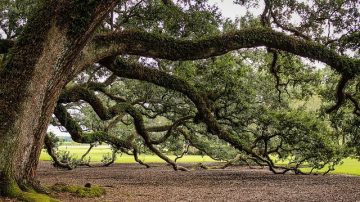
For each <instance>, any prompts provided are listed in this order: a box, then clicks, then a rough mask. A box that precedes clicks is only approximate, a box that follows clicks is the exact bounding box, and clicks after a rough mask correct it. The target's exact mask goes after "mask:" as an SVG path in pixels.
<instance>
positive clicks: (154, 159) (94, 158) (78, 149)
mask: <svg viewBox="0 0 360 202" xmlns="http://www.w3.org/2000/svg"><path fill="white" fill-rule="evenodd" d="M88 148H89V146H86V145H79V146H78V145H76V146H60V147H59V149H60V150H62V151H69V152H70V153H71V154H72V155H73V156H74V157H76V158H81V156H82V155H83V154H84V153H85V152H86V151H87V149H88ZM107 154H108V155H111V150H110V148H109V147H107V146H98V147H95V148H93V149H92V150H91V152H90V153H89V154H88V156H87V158H88V157H90V160H91V162H101V159H102V158H103V156H104V155H107ZM168 157H169V158H171V159H175V158H176V156H174V155H169V156H168ZM139 159H140V160H142V161H144V162H145V163H163V162H165V161H164V160H162V159H161V158H159V157H158V156H155V155H147V154H141V155H139ZM40 160H42V161H50V160H51V157H50V156H49V155H48V154H47V153H46V151H45V150H43V151H42V152H41V156H40ZM177 162H180V163H200V162H215V161H214V160H213V159H211V158H210V157H208V156H201V155H187V156H184V157H183V158H181V159H179V160H178V161H177ZM116 163H136V161H135V160H134V157H133V156H131V155H127V154H122V155H120V154H118V155H117V159H116Z"/></svg>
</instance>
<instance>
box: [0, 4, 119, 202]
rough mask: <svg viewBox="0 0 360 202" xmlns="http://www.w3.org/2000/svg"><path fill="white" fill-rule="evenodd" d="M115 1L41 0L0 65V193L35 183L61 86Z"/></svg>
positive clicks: (16, 190)
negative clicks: (5, 60) (42, 0)
mask: <svg viewBox="0 0 360 202" xmlns="http://www.w3.org/2000/svg"><path fill="white" fill-rule="evenodd" d="M69 2H70V3H69ZM79 2H80V3H79ZM114 2H116V1H112V0H108V1H86V0H83V1H64V2H63V1H56V0H50V1H44V4H43V5H46V6H44V7H43V8H42V9H41V7H40V9H39V12H37V15H36V16H35V17H34V18H33V19H31V20H30V21H29V23H28V24H27V26H26V28H25V30H24V32H23V34H22V35H21V36H20V37H19V39H18V41H17V42H16V44H15V46H14V47H13V48H12V50H11V51H10V53H9V56H10V57H9V59H8V61H7V63H6V65H5V66H4V67H2V68H0V82H1V86H0V112H1V113H0V195H10V196H14V197H19V196H18V192H19V191H20V192H21V191H27V189H29V188H30V189H33V188H35V187H36V186H34V184H36V183H34V178H35V171H36V167H37V164H38V159H39V155H40V152H41V148H42V145H43V142H44V137H45V134H46V129H47V126H48V123H49V121H50V118H51V115H52V113H53V110H54V107H55V104H56V101H57V99H58V96H59V94H60V91H61V89H62V87H63V86H64V85H65V84H66V82H67V81H68V79H69V77H70V76H71V75H72V74H73V72H74V71H77V70H75V69H73V68H72V67H73V63H74V61H75V59H76V58H77V57H78V55H79V53H80V52H81V50H82V48H83V47H84V45H85V44H86V42H87V41H88V39H89V38H90V36H91V35H92V33H93V31H94V29H95V28H96V26H97V24H98V23H99V22H101V20H102V19H103V17H104V16H105V15H106V13H107V12H108V11H109V9H111V8H112V7H113V6H114ZM76 4H81V5H79V6H78V8H77V5H76ZM86 6H88V7H86ZM84 7H85V8H84ZM84 10H85V11H86V12H87V13H86V15H87V16H84ZM64 11H66V12H68V13H66V15H64V13H63V12H64ZM69 12H72V14H73V15H71V14H70V13H69ZM77 15H79V16H77ZM66 16H70V17H68V18H69V19H66ZM73 16H77V17H83V18H82V19H81V21H77V17H75V18H73ZM64 18H65V19H64ZM84 18H88V19H85V20H84ZM19 188H20V189H19ZM20 197H21V196H20ZM21 198H24V197H21ZM25 200H26V199H25Z"/></svg>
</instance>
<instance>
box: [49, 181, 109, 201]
mask: <svg viewBox="0 0 360 202" xmlns="http://www.w3.org/2000/svg"><path fill="white" fill-rule="evenodd" d="M51 189H52V190H54V191H56V192H69V193H72V194H73V195H75V196H78V197H86V198H94V197H100V196H102V195H104V194H106V191H105V189H104V188H102V187H99V186H91V187H82V186H77V185H64V184H55V185H54V186H52V187H51Z"/></svg>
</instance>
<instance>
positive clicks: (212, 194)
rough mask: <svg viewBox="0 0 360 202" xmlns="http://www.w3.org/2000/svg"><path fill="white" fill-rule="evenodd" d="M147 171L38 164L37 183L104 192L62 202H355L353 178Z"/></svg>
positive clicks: (359, 186)
mask: <svg viewBox="0 0 360 202" xmlns="http://www.w3.org/2000/svg"><path fill="white" fill-rule="evenodd" d="M152 166H153V167H151V168H148V169H146V168H145V167H142V166H140V165H138V164H115V165H112V166H110V167H93V168H87V167H82V168H77V169H75V170H72V171H65V170H59V169H56V168H53V167H52V166H51V165H50V164H49V163H47V162H41V163H40V165H39V169H38V178H39V180H40V181H41V183H42V184H43V185H53V184H55V183H66V184H77V185H85V184H86V183H91V184H94V185H100V186H103V187H104V188H105V189H106V191H107V194H106V195H105V196H103V197H100V198H94V199H89V198H77V197H74V196H72V195H71V194H64V193H62V194H57V195H56V197H57V198H58V199H60V200H62V201H79V202H81V201H86V202H90V201H360V177H356V176H346V175H326V176H322V175H309V176H305V175H294V174H286V175H274V174H272V173H271V172H269V171H268V170H267V169H250V168H248V167H231V168H227V169H224V170H203V169H195V170H193V171H190V172H182V171H177V172H176V171H173V170H172V169H171V167H169V166H166V165H165V164H153V165H152ZM187 166H189V165H187Z"/></svg>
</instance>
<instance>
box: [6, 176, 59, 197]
mask: <svg viewBox="0 0 360 202" xmlns="http://www.w3.org/2000/svg"><path fill="white" fill-rule="evenodd" d="M3 195H5V196H8V197H11V198H17V199H20V200H22V201H26V202H56V201H58V200H56V199H54V198H51V197H49V196H47V195H45V194H39V193H36V192H35V191H31V192H24V191H22V190H21V189H20V187H19V186H18V185H17V183H16V182H15V181H14V180H9V183H8V185H7V186H6V187H5V190H3Z"/></svg>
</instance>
